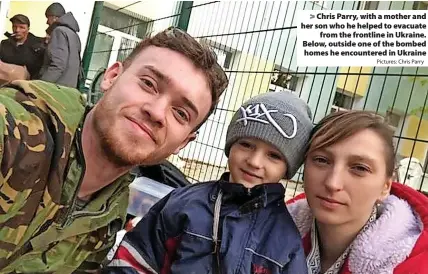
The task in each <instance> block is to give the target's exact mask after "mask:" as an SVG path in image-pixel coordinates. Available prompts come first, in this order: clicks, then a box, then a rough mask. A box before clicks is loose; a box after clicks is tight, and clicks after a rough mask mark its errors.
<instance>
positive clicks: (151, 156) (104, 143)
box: [92, 98, 161, 167]
mask: <svg viewBox="0 0 428 274" xmlns="http://www.w3.org/2000/svg"><path fill="white" fill-rule="evenodd" d="M112 106H114V104H112V102H110V98H102V99H101V100H100V102H99V103H98V105H97V107H96V109H94V116H93V120H92V122H93V127H94V130H95V134H96V136H97V137H98V138H99V145H100V148H101V150H102V153H103V154H104V155H105V156H106V158H107V159H108V160H109V161H110V162H112V163H113V164H114V165H115V166H117V167H134V166H138V165H153V164H157V163H159V162H161V161H157V160H155V159H156V158H158V157H156V156H158V155H157V153H156V152H157V151H152V152H150V153H148V154H147V155H141V157H139V156H138V154H136V153H135V150H136V149H137V148H138V146H141V145H142V144H141V143H140V142H138V140H131V141H130V142H129V143H127V144H124V143H123V142H121V141H120V138H117V137H118V135H117V132H114V130H115V125H114V123H118V122H117V121H115V120H114V117H115V109H114V107H112ZM119 134H120V133H119ZM123 134H126V133H123ZM128 139H129V138H128ZM143 145H144V144H143ZM125 146H127V147H125ZM147 160H149V161H147ZM153 160H155V161H153Z"/></svg>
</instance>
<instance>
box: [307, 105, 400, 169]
mask: <svg viewBox="0 0 428 274" xmlns="http://www.w3.org/2000/svg"><path fill="white" fill-rule="evenodd" d="M365 129H371V130H373V131H374V132H376V134H377V135H378V136H379V137H380V138H381V139H382V140H383V143H384V147H385V164H386V175H387V176H388V177H392V176H393V174H394V168H395V154H394V144H393V136H394V131H393V130H392V128H391V127H390V126H389V125H388V124H387V123H386V122H385V120H384V118H383V117H382V116H380V115H377V114H375V113H373V112H370V111H364V110H349V111H338V112H335V113H332V114H330V115H327V116H326V117H324V118H323V119H322V120H321V121H320V122H319V123H318V124H317V125H316V126H315V127H314V129H313V130H312V137H311V139H310V146H309V150H308V153H310V152H312V151H314V150H318V149H321V148H325V147H328V146H331V145H333V144H335V143H337V142H340V141H342V140H344V139H346V138H348V137H351V136H352V135H354V134H356V133H358V132H360V131H362V130H365Z"/></svg>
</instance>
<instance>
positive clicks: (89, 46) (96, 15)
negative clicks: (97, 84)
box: [79, 1, 104, 92]
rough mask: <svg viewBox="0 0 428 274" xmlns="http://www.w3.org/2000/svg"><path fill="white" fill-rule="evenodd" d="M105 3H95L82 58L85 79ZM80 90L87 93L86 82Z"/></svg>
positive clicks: (81, 85) (81, 84)
mask: <svg viewBox="0 0 428 274" xmlns="http://www.w3.org/2000/svg"><path fill="white" fill-rule="evenodd" d="M103 6H104V1H95V5H94V10H93V12H92V18H91V27H90V29H89V35H88V42H87V43H86V47H85V51H84V54H83V58H82V63H83V64H82V65H83V73H84V76H85V77H84V79H85V80H86V77H87V75H88V70H89V64H90V63H91V58H92V52H93V50H94V44H95V38H96V36H97V32H98V24H99V23H100V17H101V12H102V10H103ZM79 90H80V91H81V92H87V91H88V90H86V88H85V81H83V82H82V83H80V86H79Z"/></svg>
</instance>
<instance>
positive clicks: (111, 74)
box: [100, 62, 123, 92]
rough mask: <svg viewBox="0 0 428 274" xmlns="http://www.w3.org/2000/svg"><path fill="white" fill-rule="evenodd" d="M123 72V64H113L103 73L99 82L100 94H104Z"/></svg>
mask: <svg viewBox="0 0 428 274" xmlns="http://www.w3.org/2000/svg"><path fill="white" fill-rule="evenodd" d="M122 72H123V64H122V63H121V62H115V63H114V64H113V65H111V66H110V67H109V68H108V69H106V71H105V72H104V76H103V80H102V81H101V84H100V88H101V91H102V92H106V91H107V90H109V89H110V88H111V86H113V84H114V82H116V80H117V78H118V77H119V76H120V75H121V74H122Z"/></svg>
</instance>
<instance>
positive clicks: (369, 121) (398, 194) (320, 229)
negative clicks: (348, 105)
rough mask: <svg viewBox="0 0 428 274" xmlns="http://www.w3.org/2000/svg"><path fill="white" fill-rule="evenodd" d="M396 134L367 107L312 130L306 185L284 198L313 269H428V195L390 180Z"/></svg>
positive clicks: (342, 273)
mask: <svg viewBox="0 0 428 274" xmlns="http://www.w3.org/2000/svg"><path fill="white" fill-rule="evenodd" d="M394 166H395V156H394V146H393V132H392V131H391V129H390V128H389V126H388V124H386V123H385V122H384V121H383V119H382V117H380V116H378V115H375V114H373V113H371V112H367V111H356V110H352V111H347V112H336V113H334V114H331V115H329V116H327V117H325V118H324V119H322V120H321V121H320V122H319V124H318V125H317V126H316V127H315V128H314V130H313V135H312V138H311V141H310V145H309V149H308V152H307V155H306V159H305V170H304V190H305V193H304V194H301V195H299V196H297V197H295V198H294V199H292V200H290V201H289V202H287V204H288V209H289V211H290V213H291V215H292V216H293V219H294V221H295V222H296V224H297V227H298V229H299V231H300V234H301V236H302V239H303V243H304V247H305V253H306V256H307V265H308V268H309V274H321V273H328V274H337V273H339V274H348V273H352V274H357V273H361V274H367V273H370V274H374V273H395V274H409V273H418V274H421V273H428V198H427V197H426V196H424V195H423V194H422V193H419V192H417V191H415V190H413V189H412V188H410V187H407V186H404V185H401V184H399V183H394V182H392V178H393V173H394Z"/></svg>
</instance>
